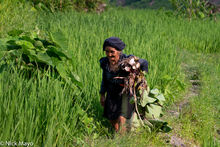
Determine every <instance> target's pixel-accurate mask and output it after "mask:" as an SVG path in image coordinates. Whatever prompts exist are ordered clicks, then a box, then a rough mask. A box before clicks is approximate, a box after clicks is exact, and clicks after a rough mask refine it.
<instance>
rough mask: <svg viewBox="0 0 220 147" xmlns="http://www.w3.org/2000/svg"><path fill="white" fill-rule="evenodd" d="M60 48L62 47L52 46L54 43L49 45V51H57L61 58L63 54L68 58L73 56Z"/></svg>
mask: <svg viewBox="0 0 220 147" xmlns="http://www.w3.org/2000/svg"><path fill="white" fill-rule="evenodd" d="M59 49H60V48H57V47H55V46H52V45H50V46H48V51H50V52H53V53H55V54H56V55H58V56H59V57H60V58H61V57H62V56H63V57H66V58H68V59H70V58H71V56H70V55H69V54H65V53H64V52H63V51H62V50H59Z"/></svg>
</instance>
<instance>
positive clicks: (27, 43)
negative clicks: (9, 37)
mask: <svg viewBox="0 0 220 147" xmlns="http://www.w3.org/2000/svg"><path fill="white" fill-rule="evenodd" d="M15 43H16V44H17V45H19V46H21V47H22V48H23V49H34V48H35V47H34V45H33V44H32V43H31V42H30V41H26V40H18V41H15Z"/></svg>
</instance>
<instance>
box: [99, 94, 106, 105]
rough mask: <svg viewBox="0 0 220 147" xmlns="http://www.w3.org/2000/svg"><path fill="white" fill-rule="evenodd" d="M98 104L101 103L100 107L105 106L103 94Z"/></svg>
mask: <svg viewBox="0 0 220 147" xmlns="http://www.w3.org/2000/svg"><path fill="white" fill-rule="evenodd" d="M100 103H101V105H102V107H104V106H105V94H101V95H100Z"/></svg>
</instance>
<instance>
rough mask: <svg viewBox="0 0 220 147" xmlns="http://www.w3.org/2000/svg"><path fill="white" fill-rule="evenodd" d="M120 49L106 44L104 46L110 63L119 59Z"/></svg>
mask: <svg viewBox="0 0 220 147" xmlns="http://www.w3.org/2000/svg"><path fill="white" fill-rule="evenodd" d="M120 53H121V52H120V51H118V50H116V49H115V48H113V47H111V46H106V47H105V54H106V56H107V58H108V60H109V62H110V64H113V65H114V64H116V63H118V61H119V57H120Z"/></svg>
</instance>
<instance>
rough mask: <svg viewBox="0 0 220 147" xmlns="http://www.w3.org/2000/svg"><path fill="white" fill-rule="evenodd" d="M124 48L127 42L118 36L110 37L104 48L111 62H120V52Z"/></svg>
mask: <svg viewBox="0 0 220 147" xmlns="http://www.w3.org/2000/svg"><path fill="white" fill-rule="evenodd" d="M124 48H125V43H124V42H123V41H121V40H120V39H119V38H117V37H110V38H108V39H106V40H105V42H104V44H103V50H104V51H105V53H106V56H107V57H108V60H109V62H110V63H111V64H116V63H118V61H119V58H120V54H121V52H122V50H123V49H124Z"/></svg>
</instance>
